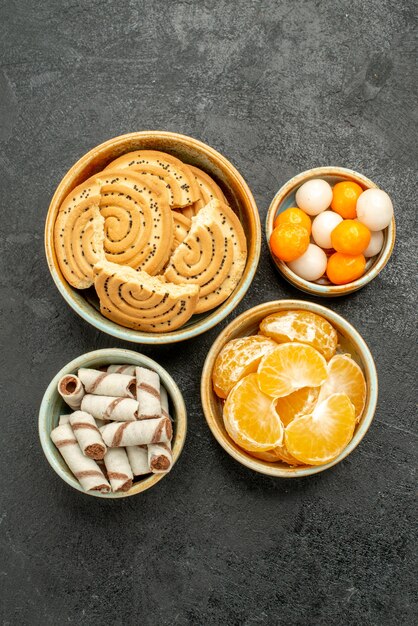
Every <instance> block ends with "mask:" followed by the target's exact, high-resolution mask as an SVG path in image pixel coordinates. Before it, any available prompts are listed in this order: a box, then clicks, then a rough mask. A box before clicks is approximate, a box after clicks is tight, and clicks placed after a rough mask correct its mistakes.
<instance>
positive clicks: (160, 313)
mask: <svg viewBox="0 0 418 626" xmlns="http://www.w3.org/2000/svg"><path fill="white" fill-rule="evenodd" d="M95 275H96V278H95V281H94V286H95V288H96V291H97V294H98V296H99V299H100V311H101V313H102V315H104V316H105V317H107V318H108V319H110V320H112V321H113V322H116V323H117V324H120V325H121V326H126V327H127V328H133V329H134V330H143V331H146V332H154V333H159V332H167V331H170V330H175V329H176V328H179V327H180V326H182V325H183V324H185V323H186V322H187V320H189V319H190V317H191V316H192V315H193V313H194V312H195V308H196V304H197V301H198V294H199V287H198V286H197V285H174V284H170V283H168V282H163V281H162V280H161V279H160V277H158V276H155V277H154V276H148V274H146V273H145V272H141V271H135V270H133V269H132V268H130V267H122V266H120V265H115V264H114V263H108V262H105V263H100V264H99V263H98V264H97V265H96V266H95ZM119 375H120V374H119ZM115 395H117V394H115Z"/></svg>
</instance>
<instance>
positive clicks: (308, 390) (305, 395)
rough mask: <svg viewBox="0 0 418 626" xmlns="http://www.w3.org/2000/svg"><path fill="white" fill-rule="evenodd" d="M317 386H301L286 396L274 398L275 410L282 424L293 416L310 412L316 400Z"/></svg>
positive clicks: (288, 421)
mask: <svg viewBox="0 0 418 626" xmlns="http://www.w3.org/2000/svg"><path fill="white" fill-rule="evenodd" d="M319 389H320V388H319V387H302V389H298V390H297V391H294V392H293V393H290V394H289V395H288V396H283V397H282V398H278V399H277V400H276V411H277V413H278V414H279V415H280V419H281V420H282V424H283V426H285V427H286V426H287V425H288V424H290V422H291V421H292V420H293V419H295V417H301V416H302V415H306V414H307V413H311V412H312V411H313V408H314V406H315V404H316V401H317V400H318V396H319Z"/></svg>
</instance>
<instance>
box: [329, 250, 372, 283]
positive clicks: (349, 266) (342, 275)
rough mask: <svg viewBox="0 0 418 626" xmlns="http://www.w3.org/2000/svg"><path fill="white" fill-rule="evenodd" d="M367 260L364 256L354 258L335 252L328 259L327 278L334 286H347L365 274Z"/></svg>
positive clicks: (359, 255)
mask: <svg viewBox="0 0 418 626" xmlns="http://www.w3.org/2000/svg"><path fill="white" fill-rule="evenodd" d="M365 269H366V259H365V258H364V256H363V255H362V254H358V255H357V256H352V255H350V254H343V253H342V252H334V254H333V255H332V256H330V258H329V259H328V265H327V276H328V278H329V280H330V281H331V282H332V283H333V284H334V285H345V284H346V283H351V282H352V281H353V280H357V278H360V276H362V275H363V274H364V271H365Z"/></svg>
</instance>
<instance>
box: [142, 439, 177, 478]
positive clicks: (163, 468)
mask: <svg viewBox="0 0 418 626" xmlns="http://www.w3.org/2000/svg"><path fill="white" fill-rule="evenodd" d="M148 465H149V468H150V470H151V472H153V473H154V474H164V473H166V472H169V471H170V470H171V468H172V466H173V455H172V453H171V445H170V442H167V443H151V444H149V445H148Z"/></svg>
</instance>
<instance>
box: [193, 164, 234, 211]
mask: <svg viewBox="0 0 418 626" xmlns="http://www.w3.org/2000/svg"><path fill="white" fill-rule="evenodd" d="M189 168H190V169H191V170H192V172H193V174H194V176H195V178H196V180H197V183H198V185H199V191H200V198H199V200H197V201H196V202H195V203H194V204H193V214H194V215H197V214H198V212H199V211H200V209H203V207H204V206H206V205H207V204H208V203H209V202H210V201H211V200H219V201H220V202H222V203H223V204H228V203H227V201H226V198H225V196H224V193H223V191H222V189H221V188H220V187H219V185H218V184H217V183H215V181H214V180H213V178H211V177H210V176H209V174H206V172H204V171H203V170H201V169H199V168H198V167H195V166H194V165H189Z"/></svg>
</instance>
